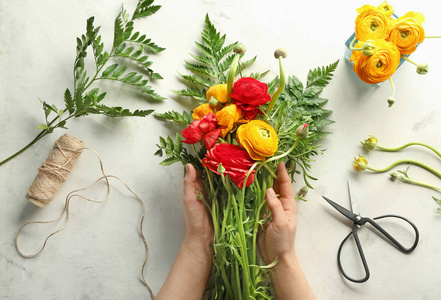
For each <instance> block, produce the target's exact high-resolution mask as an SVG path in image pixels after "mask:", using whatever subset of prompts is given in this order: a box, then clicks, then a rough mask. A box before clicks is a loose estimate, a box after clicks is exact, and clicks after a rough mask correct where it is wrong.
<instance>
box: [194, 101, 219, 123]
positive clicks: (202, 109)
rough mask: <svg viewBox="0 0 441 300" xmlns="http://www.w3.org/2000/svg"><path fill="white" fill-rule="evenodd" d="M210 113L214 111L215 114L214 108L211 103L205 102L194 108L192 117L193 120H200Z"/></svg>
mask: <svg viewBox="0 0 441 300" xmlns="http://www.w3.org/2000/svg"><path fill="white" fill-rule="evenodd" d="M209 113H212V114H213V115H214V109H213V107H211V106H210V104H208V103H204V104H202V105H199V106H198V107H196V108H195V109H194V110H193V114H192V117H193V120H200V119H202V118H203V117H204V116H205V115H206V114H209Z"/></svg>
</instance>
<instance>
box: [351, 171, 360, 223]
mask: <svg viewBox="0 0 441 300" xmlns="http://www.w3.org/2000/svg"><path fill="white" fill-rule="evenodd" d="M348 190H349V200H350V201H351V209H352V212H353V213H354V214H356V215H360V207H359V206H358V202H357V198H356V197H355V196H354V193H353V192H352V190H351V182H350V181H349V179H348Z"/></svg>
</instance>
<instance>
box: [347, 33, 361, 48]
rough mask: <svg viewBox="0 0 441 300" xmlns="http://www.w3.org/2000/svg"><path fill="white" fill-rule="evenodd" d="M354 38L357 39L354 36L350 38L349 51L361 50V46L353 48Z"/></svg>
mask: <svg viewBox="0 0 441 300" xmlns="http://www.w3.org/2000/svg"><path fill="white" fill-rule="evenodd" d="M356 40H357V38H356V37H355V36H354V38H353V39H352V41H351V43H350V44H349V49H351V51H361V50H363V49H362V48H354V45H355V41H356Z"/></svg>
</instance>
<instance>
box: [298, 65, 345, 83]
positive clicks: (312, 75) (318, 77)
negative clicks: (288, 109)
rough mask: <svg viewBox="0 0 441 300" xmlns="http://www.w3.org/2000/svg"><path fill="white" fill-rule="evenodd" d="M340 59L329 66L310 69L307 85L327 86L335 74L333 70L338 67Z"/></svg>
mask: <svg viewBox="0 0 441 300" xmlns="http://www.w3.org/2000/svg"><path fill="white" fill-rule="evenodd" d="M338 62H339V61H338V60H337V61H336V62H334V63H332V64H330V65H329V66H327V67H321V68H320V67H319V68H316V69H314V70H310V71H309V73H308V80H307V82H306V87H307V88H308V87H311V86H320V87H325V86H326V85H327V84H328V83H329V81H330V80H331V78H332V76H333V72H334V71H335V69H336V68H337V65H338Z"/></svg>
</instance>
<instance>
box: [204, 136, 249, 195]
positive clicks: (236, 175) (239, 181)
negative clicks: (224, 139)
mask: <svg viewBox="0 0 441 300" xmlns="http://www.w3.org/2000/svg"><path fill="white" fill-rule="evenodd" d="M220 163H222V166H223V167H224V168H225V172H224V175H228V176H230V178H231V180H232V181H233V182H234V183H235V184H236V185H237V186H238V187H239V188H242V187H243V184H244V181H245V177H246V175H247V173H248V171H249V170H250V168H251V166H252V165H253V164H254V160H253V159H252V158H251V157H250V155H249V154H248V152H246V151H245V150H243V149H242V148H241V147H239V146H236V145H233V144H227V143H222V144H217V145H215V146H214V147H213V149H211V150H209V151H207V154H206V155H205V157H204V158H203V159H202V165H203V166H204V167H207V168H209V169H210V170H211V171H213V172H214V173H216V174H219V173H218V171H217V168H218V167H219V164H220ZM254 173H256V171H254V170H253V171H252V172H251V174H250V176H249V177H248V180H247V182H246V186H249V185H250V184H251V183H253V181H254V176H255V175H254Z"/></svg>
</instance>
